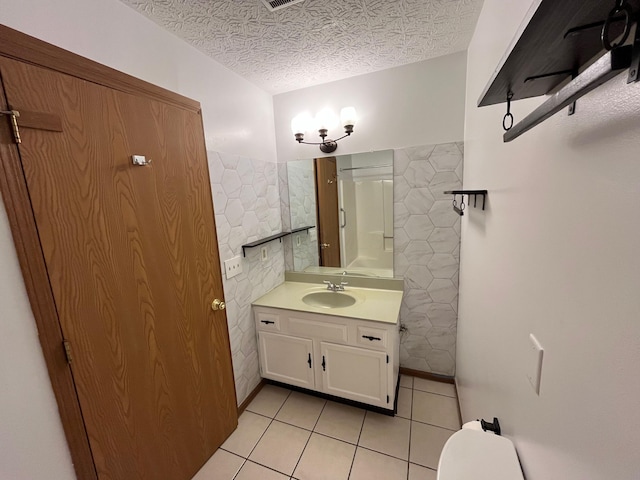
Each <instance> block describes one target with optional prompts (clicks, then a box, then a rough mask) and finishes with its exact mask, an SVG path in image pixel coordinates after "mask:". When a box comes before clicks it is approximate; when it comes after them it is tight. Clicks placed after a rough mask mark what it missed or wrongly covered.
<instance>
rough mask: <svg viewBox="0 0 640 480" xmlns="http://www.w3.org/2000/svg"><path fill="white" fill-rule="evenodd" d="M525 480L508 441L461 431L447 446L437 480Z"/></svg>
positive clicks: (486, 434) (474, 432) (514, 451)
mask: <svg viewBox="0 0 640 480" xmlns="http://www.w3.org/2000/svg"><path fill="white" fill-rule="evenodd" d="M470 478H472V479H474V480H524V477H523V475H522V469H521V468H520V462H519V461H518V455H517V454H516V449H515V447H514V445H513V443H511V441H510V440H509V439H507V438H504V437H500V436H498V435H495V434H493V433H487V432H479V431H477V430H467V429H463V430H459V431H457V432H456V433H454V434H453V435H452V436H451V437H450V438H449V440H447V443H445V445H444V448H443V449H442V454H441V455H440V462H439V463H438V480H468V479H470Z"/></svg>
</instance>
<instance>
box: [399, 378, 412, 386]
mask: <svg viewBox="0 0 640 480" xmlns="http://www.w3.org/2000/svg"><path fill="white" fill-rule="evenodd" d="M413 381H414V380H413V377H412V376H410V375H400V386H401V387H404V388H413Z"/></svg>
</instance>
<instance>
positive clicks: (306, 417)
mask: <svg viewBox="0 0 640 480" xmlns="http://www.w3.org/2000/svg"><path fill="white" fill-rule="evenodd" d="M325 403H327V401H326V400H324V399H322V398H318V397H314V396H313V395H306V394H304V393H299V392H291V395H289V398H287V401H286V402H284V405H282V408H281V409H280V411H279V412H278V414H277V415H276V420H279V421H281V422H285V423H289V424H291V425H295V426H296V427H300V428H305V429H307V430H313V427H314V426H315V425H316V422H317V421H318V418H319V417H320V413H321V412H322V408H323V407H324V404H325Z"/></svg>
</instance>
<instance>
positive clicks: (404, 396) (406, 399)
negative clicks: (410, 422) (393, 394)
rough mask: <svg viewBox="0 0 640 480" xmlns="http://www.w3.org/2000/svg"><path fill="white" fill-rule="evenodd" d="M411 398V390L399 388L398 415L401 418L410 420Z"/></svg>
mask: <svg viewBox="0 0 640 480" xmlns="http://www.w3.org/2000/svg"><path fill="white" fill-rule="evenodd" d="M412 398H413V390H411V389H410V388H403V387H400V388H399V389H398V413H397V414H396V415H398V416H399V417H402V418H408V419H411V401H412Z"/></svg>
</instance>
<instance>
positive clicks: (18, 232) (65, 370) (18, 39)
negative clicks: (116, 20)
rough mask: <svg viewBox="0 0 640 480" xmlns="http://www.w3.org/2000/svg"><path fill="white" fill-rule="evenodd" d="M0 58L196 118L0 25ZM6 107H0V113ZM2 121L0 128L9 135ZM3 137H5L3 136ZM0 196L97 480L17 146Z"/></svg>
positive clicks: (89, 472)
mask: <svg viewBox="0 0 640 480" xmlns="http://www.w3.org/2000/svg"><path fill="white" fill-rule="evenodd" d="M0 56H2V57H7V58H11V59H13V60H18V61H21V62H24V63H28V64H30V65H34V66H37V67H42V68H46V69H49V70H53V71H56V72H59V73H63V74H67V75H71V76H73V77H76V78H80V79H82V80H87V81H89V82H92V83H96V84H98V85H102V86H105V87H109V88H111V89H113V90H118V91H120V92H124V93H130V94H134V95H138V96H142V97H146V98H149V99H151V100H157V101H161V102H164V103H166V104H169V105H172V106H175V107H179V108H181V109H184V110H188V111H192V112H195V113H197V114H198V115H200V116H202V112H201V107H200V103H199V102H197V101H195V100H191V99H189V98H187V97H184V96H182V95H179V94H177V93H174V92H171V91H169V90H165V89H164V88H161V87H158V86H156V85H153V84H150V83H147V82H145V81H143V80H139V79H137V78H135V77H132V76H130V75H127V74H125V73H122V72H119V71H117V70H114V69H112V68H110V67H107V66H105V65H102V64H100V63H97V62H94V61H93V60H89V59H87V58H84V57H81V56H79V55H76V54H74V53H71V52H68V51H66V50H63V49H62V48H59V47H56V46H54V45H51V44H49V43H46V42H44V41H42V40H39V39H37V38H34V37H31V36H29V35H26V34H24V33H21V32H18V31H17V30H14V29H11V28H9V27H6V26H4V25H0ZM3 99H4V94H3V93H2V92H0V102H3V101H4V100H3ZM3 107H8V105H1V104H0V110H2V109H4V108H3ZM5 118H6V117H2V116H0V129H2V130H5V129H6V130H7V131H10V126H9V122H8V121H7V120H6V119H5ZM5 133H6V134H9V133H8V132H5ZM0 160H1V161H0V192H1V193H2V197H3V200H4V204H5V208H6V211H7V216H8V219H9V224H10V227H11V233H12V236H13V242H14V245H15V248H16V252H17V256H18V261H19V263H20V269H21V271H22V277H23V279H24V283H25V286H26V290H27V295H28V297H29V303H30V304H31V310H32V312H33V316H34V318H35V322H36V326H37V329H38V338H39V340H40V346H41V347H42V353H43V354H44V359H45V363H46V365H47V370H48V373H49V378H50V380H51V386H52V388H53V393H54V395H55V398H56V402H57V403H58V412H59V414H60V419H61V420H62V426H63V429H64V433H65V437H66V439H67V444H68V446H69V450H70V452H71V460H72V462H73V466H74V469H75V472H76V475H77V477H78V480H97V478H98V474H97V472H96V468H95V465H94V462H93V455H92V453H91V448H90V445H89V439H88V437H87V432H86V429H85V425H84V420H83V417H82V411H81V409H80V402H79V400H78V396H77V393H76V388H75V384H74V381H73V377H72V374H71V368H70V367H69V364H68V363H67V358H66V355H65V351H64V346H63V340H64V339H63V334H62V329H61V327H60V321H59V318H58V312H57V309H56V304H55V300H54V297H53V292H52V289H51V285H50V283H49V277H48V275H47V268H46V264H45V260H44V255H43V252H42V247H41V244H40V238H39V236H38V230H37V226H36V223H35V217H34V213H33V209H32V206H31V199H30V197H29V191H28V188H27V183H26V179H25V177H24V173H23V170H22V163H21V161H20V155H19V152H18V148H17V145H15V144H0Z"/></svg>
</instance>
